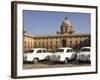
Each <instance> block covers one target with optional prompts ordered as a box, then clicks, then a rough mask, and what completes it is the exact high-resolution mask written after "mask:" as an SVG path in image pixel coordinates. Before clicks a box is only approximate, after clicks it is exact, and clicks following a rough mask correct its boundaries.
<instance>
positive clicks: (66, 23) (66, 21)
mask: <svg viewBox="0 0 100 80" xmlns="http://www.w3.org/2000/svg"><path fill="white" fill-rule="evenodd" d="M63 25H64V26H72V24H71V22H70V20H69V19H68V18H65V20H64V21H63Z"/></svg>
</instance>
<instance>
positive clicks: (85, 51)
mask: <svg viewBox="0 0 100 80" xmlns="http://www.w3.org/2000/svg"><path fill="white" fill-rule="evenodd" d="M90 51H91V48H90V47H82V48H81V50H80V52H79V53H77V58H76V59H77V61H88V62H90V61H91V60H90Z"/></svg>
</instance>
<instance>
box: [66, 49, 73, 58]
mask: <svg viewBox="0 0 100 80" xmlns="http://www.w3.org/2000/svg"><path fill="white" fill-rule="evenodd" d="M72 53H73V50H72V49H67V50H66V55H67V57H68V58H71V55H72Z"/></svg>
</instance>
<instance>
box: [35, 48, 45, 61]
mask: <svg viewBox="0 0 100 80" xmlns="http://www.w3.org/2000/svg"><path fill="white" fill-rule="evenodd" d="M37 57H38V58H39V60H43V59H44V56H43V50H37Z"/></svg>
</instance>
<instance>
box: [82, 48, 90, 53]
mask: <svg viewBox="0 0 100 80" xmlns="http://www.w3.org/2000/svg"><path fill="white" fill-rule="evenodd" d="M81 51H82V52H85V51H86V52H90V49H89V48H84V49H81Z"/></svg>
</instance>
